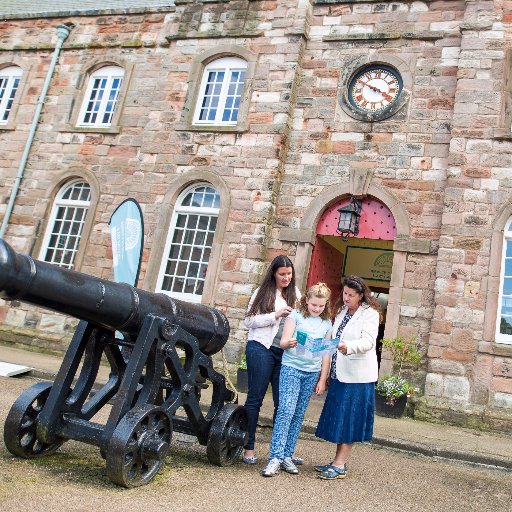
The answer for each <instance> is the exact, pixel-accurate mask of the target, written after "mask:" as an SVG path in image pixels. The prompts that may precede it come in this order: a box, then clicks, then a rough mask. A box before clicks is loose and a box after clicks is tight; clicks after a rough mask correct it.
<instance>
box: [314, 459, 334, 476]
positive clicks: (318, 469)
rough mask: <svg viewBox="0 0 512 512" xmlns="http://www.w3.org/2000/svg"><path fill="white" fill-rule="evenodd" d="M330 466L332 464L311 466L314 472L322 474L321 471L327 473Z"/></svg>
mask: <svg viewBox="0 0 512 512" xmlns="http://www.w3.org/2000/svg"><path fill="white" fill-rule="evenodd" d="M331 466H332V463H331V462H329V463H328V464H319V465H317V466H313V467H314V468H315V471H318V472H320V473H322V472H323V471H327V470H328V469H329V468H330V467H331Z"/></svg>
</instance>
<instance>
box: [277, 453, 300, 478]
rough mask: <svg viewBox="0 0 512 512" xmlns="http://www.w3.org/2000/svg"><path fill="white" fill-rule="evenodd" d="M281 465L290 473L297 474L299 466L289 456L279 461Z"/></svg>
mask: <svg viewBox="0 0 512 512" xmlns="http://www.w3.org/2000/svg"><path fill="white" fill-rule="evenodd" d="M281 467H282V468H283V469H284V470H285V471H286V472H287V473H290V474H292V475H298V474H299V468H297V466H296V465H295V464H294V463H293V460H292V458H291V457H285V458H284V460H283V462H281Z"/></svg>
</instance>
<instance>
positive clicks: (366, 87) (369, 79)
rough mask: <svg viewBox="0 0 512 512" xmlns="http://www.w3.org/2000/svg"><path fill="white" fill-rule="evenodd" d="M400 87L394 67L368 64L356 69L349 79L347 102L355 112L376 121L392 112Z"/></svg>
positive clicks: (399, 93)
mask: <svg viewBox="0 0 512 512" xmlns="http://www.w3.org/2000/svg"><path fill="white" fill-rule="evenodd" d="M402 89H403V82H402V77H401V75H400V73H399V72H398V71H397V70H396V69H394V68H392V67H391V66H386V65H383V64H369V65H366V66H364V67H362V68H360V69H358V70H357V71H356V72H355V73H354V75H353V76H352V78H351V79H350V81H349V83H348V102H349V104H350V105H351V106H352V107H353V108H354V109H355V113H359V114H362V115H363V116H364V117H365V118H367V119H369V120H376V121H377V120H380V119H385V118H386V117H389V116H390V115H392V114H393V112H394V110H395V109H394V108H393V107H395V105H396V104H397V102H398V99H399V97H400V95H401V94H402Z"/></svg>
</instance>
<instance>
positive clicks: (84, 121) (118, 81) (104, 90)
mask: <svg viewBox="0 0 512 512" xmlns="http://www.w3.org/2000/svg"><path fill="white" fill-rule="evenodd" d="M123 78H124V69H123V68H121V67H119V66H104V67H102V68H100V69H98V70H97V71H95V72H94V73H92V74H91V76H90V78H89V82H88V84H87V90H86V91H85V96H84V101H83V103H82V108H81V110H80V114H79V116H78V122H77V125H78V126H84V127H98V128H106V127H109V126H110V125H111V124H112V117H113V116H114V110H115V108H116V105H117V102H118V100H119V91H120V90H121V85H122V84H123Z"/></svg>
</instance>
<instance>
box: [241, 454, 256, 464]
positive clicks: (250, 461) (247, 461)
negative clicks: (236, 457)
mask: <svg viewBox="0 0 512 512" xmlns="http://www.w3.org/2000/svg"><path fill="white" fill-rule="evenodd" d="M242 462H243V463H245V464H256V462H258V459H257V458H256V457H254V456H252V457H246V456H245V455H244V456H243V457H242Z"/></svg>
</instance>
